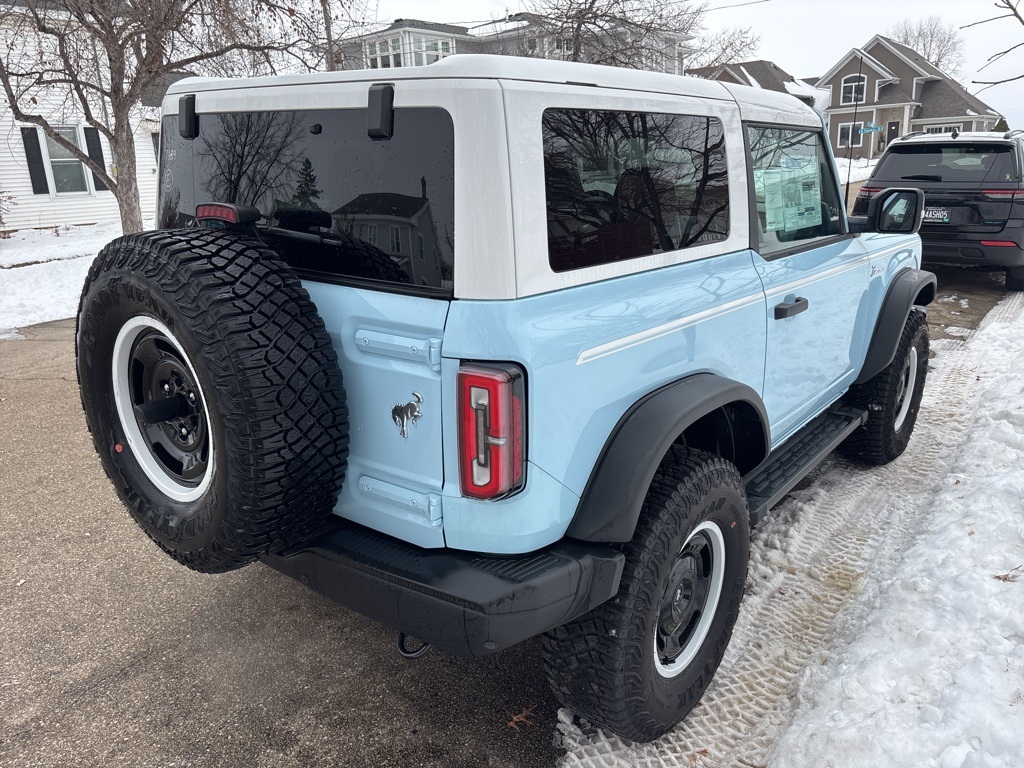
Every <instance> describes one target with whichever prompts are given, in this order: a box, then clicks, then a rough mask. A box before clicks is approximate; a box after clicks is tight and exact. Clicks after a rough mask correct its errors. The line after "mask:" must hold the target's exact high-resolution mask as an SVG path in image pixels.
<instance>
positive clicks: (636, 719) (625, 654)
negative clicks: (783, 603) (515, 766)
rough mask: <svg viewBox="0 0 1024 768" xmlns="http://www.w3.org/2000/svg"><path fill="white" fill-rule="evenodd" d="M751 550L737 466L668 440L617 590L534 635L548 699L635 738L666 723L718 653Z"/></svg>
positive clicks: (678, 716) (696, 690) (683, 710)
mask: <svg viewBox="0 0 1024 768" xmlns="http://www.w3.org/2000/svg"><path fill="white" fill-rule="evenodd" d="M749 551H750V513H749V511H748V509H747V501H746V495H745V494H744V491H743V482H742V480H741V478H740V475H739V472H738V471H737V470H736V467H734V466H733V465H732V464H730V463H729V462H727V461H725V460H724V459H720V458H717V457H714V456H712V455H710V454H708V453H704V452H703V451H696V450H687V449H686V448H683V447H674V448H673V449H672V450H671V452H670V453H669V455H668V456H666V457H665V460H664V461H663V462H662V464H661V466H660V467H659V468H658V471H657V473H656V474H655V476H654V480H653V481H652V482H651V487H650V490H649V491H648V493H647V498H646V499H645V501H644V506H643V509H642V511H641V515H640V520H639V521H638V523H637V528H636V533H635V534H634V536H633V540H632V541H631V542H630V543H629V544H627V545H626V548H625V554H626V565H625V568H624V570H623V573H622V580H621V582H620V584H619V592H618V594H617V595H616V596H615V597H614V598H612V599H611V600H610V601H608V602H607V603H604V604H603V605H601V606H599V607H598V608H596V609H595V610H593V611H591V612H590V613H588V614H587V615H586V616H583V617H581V618H579V619H577V620H575V621H573V622H570V623H569V624H566V625H564V626H562V627H558V628H557V629H554V630H551V631H550V632H548V633H546V634H545V635H544V636H543V640H542V648H543V652H544V668H545V671H546V673H547V676H548V681H549V683H550V685H551V688H552V690H553V691H554V693H555V696H556V697H557V698H558V700H559V701H561V702H562V704H563V705H565V706H566V707H568V708H569V709H571V710H573V711H574V712H575V713H576V714H578V715H581V716H583V717H585V718H586V719H587V720H589V721H590V722H591V723H593V724H595V725H598V726H600V727H602V728H605V729H607V730H609V731H611V732H612V733H615V734H616V735H618V736H621V737H623V738H626V739H631V740H633V741H651V740H653V739H656V738H657V737H659V736H661V735H662V734H664V733H665V732H667V731H668V730H669V729H671V728H672V727H673V726H674V725H675V724H676V723H678V722H679V721H680V720H682V719H683V718H684V717H685V716H686V715H687V713H689V711H690V710H691V709H693V707H694V706H695V705H696V704H697V702H698V701H699V700H700V697H701V696H702V695H703V694H704V691H705V689H706V688H707V686H708V685H709V684H710V682H711V678H712V677H713V676H714V673H715V670H716V669H718V665H719V664H720V663H721V661H722V655H723V654H724V653H725V649H726V646H727V645H728V643H729V638H730V637H731V635H732V628H733V626H734V624H735V623H736V618H737V616H738V613H739V607H740V601H741V600H742V598H743V587H744V582H745V581H746V575H747V558H748V554H749Z"/></svg>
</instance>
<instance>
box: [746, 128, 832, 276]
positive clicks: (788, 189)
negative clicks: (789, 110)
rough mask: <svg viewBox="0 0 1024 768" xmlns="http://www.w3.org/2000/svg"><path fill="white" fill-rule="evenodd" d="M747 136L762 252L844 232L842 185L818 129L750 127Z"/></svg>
mask: <svg viewBox="0 0 1024 768" xmlns="http://www.w3.org/2000/svg"><path fill="white" fill-rule="evenodd" d="M747 140H748V144H749V147H750V164H751V168H752V169H753V175H754V195H755V198H756V203H757V227H758V233H759V235H760V244H759V247H758V252H759V253H760V254H761V255H762V256H770V255H772V254H773V253H778V252H780V251H787V250H792V249H794V248H800V247H802V246H805V245H807V244H809V243H813V242H814V241H815V240H820V239H824V238H828V237H834V236H835V235H840V234H843V220H842V216H841V213H840V210H841V209H840V202H839V190H838V188H837V187H836V183H835V177H834V176H833V173H832V164H831V163H830V162H829V159H828V155H827V154H826V152H825V147H824V145H823V143H822V142H823V139H822V135H821V133H820V132H817V131H797V130H788V129H784V128H765V127H758V126H747Z"/></svg>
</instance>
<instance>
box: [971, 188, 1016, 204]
mask: <svg viewBox="0 0 1024 768" xmlns="http://www.w3.org/2000/svg"><path fill="white" fill-rule="evenodd" d="M981 194H982V195H983V196H984V197H987V198H988V199H989V200H1004V201H1005V202H1008V203H1011V202H1013V201H1014V200H1020V201H1022V202H1024V189H983V190H981Z"/></svg>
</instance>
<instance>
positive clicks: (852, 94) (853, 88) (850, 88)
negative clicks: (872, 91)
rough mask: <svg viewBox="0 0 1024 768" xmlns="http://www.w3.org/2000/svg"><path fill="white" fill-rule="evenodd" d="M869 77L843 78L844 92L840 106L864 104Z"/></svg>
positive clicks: (848, 76)
mask: <svg viewBox="0 0 1024 768" xmlns="http://www.w3.org/2000/svg"><path fill="white" fill-rule="evenodd" d="M867 83H868V77H867V75H847V76H846V77H844V78H843V90H842V97H841V100H840V102H839V103H840V104H863V103H864V92H865V91H866V90H867Z"/></svg>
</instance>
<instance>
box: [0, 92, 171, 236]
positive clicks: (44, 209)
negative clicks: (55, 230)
mask: <svg viewBox="0 0 1024 768" xmlns="http://www.w3.org/2000/svg"><path fill="white" fill-rule="evenodd" d="M58 125H59V126H60V130H61V133H62V135H63V136H64V137H65V138H67V139H69V140H71V141H73V142H74V143H75V144H77V145H78V146H79V147H82V148H84V149H85V150H86V152H87V154H88V155H89V157H91V158H92V159H93V160H95V161H97V162H101V163H103V165H104V166H105V167H106V169H107V172H108V173H110V174H111V175H112V176H114V177H115V178H116V176H117V163H116V159H115V158H114V157H113V153H112V152H111V151H110V145H109V144H108V143H107V140H106V138H105V137H104V136H102V135H100V133H99V131H97V130H96V129H95V128H91V127H89V126H88V125H86V123H85V120H84V119H83V118H81V117H78V116H74V115H69V116H65V117H63V118H61V119H60V120H59V122H58ZM159 130H160V123H159V122H158V121H157V120H154V119H139V120H138V121H137V124H136V126H135V160H136V167H137V173H138V183H139V202H140V204H141V206H142V219H143V221H151V220H152V219H153V217H154V215H155V213H156V189H157V146H158V143H159V135H160V134H159ZM0 189H2V190H3V191H4V192H7V193H8V194H10V195H11V196H12V197H13V204H12V205H11V206H10V208H9V209H8V212H7V214H6V215H5V216H4V229H6V230H8V231H10V230H16V229H33V228H44V227H45V228H49V227H60V226H65V225H76V224H105V223H109V222H117V221H120V218H121V216H120V213H119V212H118V208H117V201H116V200H115V199H114V195H113V194H112V193H111V192H110V190H108V189H107V188H106V186H105V185H104V184H103V182H102V181H100V180H99V179H98V178H97V177H96V176H95V175H94V174H93V173H92V172H91V171H90V170H89V169H88V168H86V167H85V165H84V164H83V163H82V162H81V161H80V160H78V159H77V158H75V157H74V156H73V155H72V154H71V153H70V152H68V151H67V150H66V149H64V148H63V147H61V146H60V145H58V144H57V143H56V142H54V141H53V140H52V139H50V138H49V137H47V136H46V134H45V133H43V130H42V129H41V128H37V127H36V126H34V125H29V124H27V123H20V122H17V121H15V119H14V116H13V114H12V113H11V111H10V109H9V108H8V107H7V104H6V101H4V102H3V106H2V108H0Z"/></svg>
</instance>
